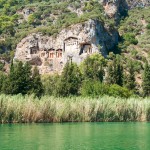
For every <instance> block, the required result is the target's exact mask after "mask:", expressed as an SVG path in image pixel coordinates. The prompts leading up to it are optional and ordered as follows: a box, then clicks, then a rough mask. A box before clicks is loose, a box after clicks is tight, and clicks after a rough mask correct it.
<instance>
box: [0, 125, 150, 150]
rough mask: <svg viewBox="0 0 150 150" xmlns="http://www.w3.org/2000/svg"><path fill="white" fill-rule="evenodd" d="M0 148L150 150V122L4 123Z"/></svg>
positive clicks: (28, 149) (18, 149) (5, 149)
mask: <svg viewBox="0 0 150 150" xmlns="http://www.w3.org/2000/svg"><path fill="white" fill-rule="evenodd" d="M0 150H150V123H65V124H17V125H0Z"/></svg>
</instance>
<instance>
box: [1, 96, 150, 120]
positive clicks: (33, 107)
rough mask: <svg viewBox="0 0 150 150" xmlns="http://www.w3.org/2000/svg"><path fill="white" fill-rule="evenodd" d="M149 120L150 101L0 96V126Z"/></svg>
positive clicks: (112, 98)
mask: <svg viewBox="0 0 150 150" xmlns="http://www.w3.org/2000/svg"><path fill="white" fill-rule="evenodd" d="M85 121H86V122H95V121H97V122H100V121H107V122H108V121H111V122H112V121H150V100H149V99H140V98H131V99H120V98H114V97H107V96H105V97H102V98H96V99H95V98H92V99H91V98H83V97H76V98H75V97H72V98H54V97H49V96H48V97H47V96H44V97H42V98H41V100H38V99H36V98H34V97H33V96H31V95H30V96H25V97H23V96H21V95H17V96H8V95H7V96H6V95H1V96H0V123H33V122H36V123H41V122H44V123H46V122H85Z"/></svg>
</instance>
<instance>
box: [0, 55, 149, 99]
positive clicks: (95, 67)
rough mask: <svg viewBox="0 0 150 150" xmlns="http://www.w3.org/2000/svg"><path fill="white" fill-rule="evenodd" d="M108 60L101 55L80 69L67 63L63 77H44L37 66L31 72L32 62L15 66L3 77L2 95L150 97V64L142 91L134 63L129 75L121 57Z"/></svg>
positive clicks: (2, 75)
mask: <svg viewBox="0 0 150 150" xmlns="http://www.w3.org/2000/svg"><path fill="white" fill-rule="evenodd" d="M110 58H112V60H111V61H110V60H109V59H108V60H106V59H105V58H104V57H103V56H101V55H100V54H93V55H91V56H89V57H87V58H86V59H85V60H84V61H83V63H82V64H81V65H80V66H77V64H74V63H72V62H69V61H68V62H67V63H66V65H65V67H64V69H63V72H62V74H61V75H58V74H56V75H51V76H47V77H45V76H44V77H43V78H42V80H41V77H40V75H39V72H38V69H37V67H35V68H34V69H33V70H31V68H32V67H31V66H30V64H29V63H25V64H23V63H22V62H18V63H15V64H14V63H11V67H10V73H9V74H8V75H6V74H4V73H1V74H0V92H1V93H4V94H11V95H15V94H19V93H21V94H23V95H26V94H28V95H29V94H35V96H37V97H41V96H42V95H43V94H45V95H51V96H55V97H67V96H80V95H82V96H84V97H86V96H91V97H99V96H103V95H109V96H114V97H123V98H128V97H131V96H135V95H137V96H144V97H146V96H150V81H149V78H150V64H149V63H148V62H147V63H146V65H145V69H144V74H143V83H142V85H141V86H142V89H143V90H139V89H137V84H136V81H135V70H134V68H133V63H132V61H131V62H130V66H129V68H128V69H129V70H128V73H126V71H124V70H125V69H124V66H123V63H122V59H121V56H120V55H112V56H110Z"/></svg>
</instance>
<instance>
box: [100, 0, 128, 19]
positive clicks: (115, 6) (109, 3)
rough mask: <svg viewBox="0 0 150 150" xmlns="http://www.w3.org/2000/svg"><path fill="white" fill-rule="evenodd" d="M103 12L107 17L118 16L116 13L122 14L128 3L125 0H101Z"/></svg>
mask: <svg viewBox="0 0 150 150" xmlns="http://www.w3.org/2000/svg"><path fill="white" fill-rule="evenodd" d="M101 3H103V6H104V10H105V13H106V14H107V15H108V16H109V17H111V18H112V17H118V14H122V13H123V12H124V11H125V10H127V9H128V4H127V1H126V0H102V1H101Z"/></svg>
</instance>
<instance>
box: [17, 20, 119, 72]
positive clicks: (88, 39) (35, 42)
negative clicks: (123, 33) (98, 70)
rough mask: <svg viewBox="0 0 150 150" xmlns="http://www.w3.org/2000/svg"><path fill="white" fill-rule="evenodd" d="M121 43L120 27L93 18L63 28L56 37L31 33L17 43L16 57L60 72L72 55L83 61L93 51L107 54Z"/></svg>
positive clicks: (73, 57)
mask: <svg viewBox="0 0 150 150" xmlns="http://www.w3.org/2000/svg"><path fill="white" fill-rule="evenodd" d="M117 43H118V32H117V31H116V30H109V29H106V28H104V25H103V24H102V23H101V22H99V21H97V20H89V21H87V22H85V23H81V24H76V25H72V26H70V27H68V28H66V29H63V30H62V31H61V32H60V33H59V34H58V36H57V37H56V38H54V37H52V36H51V37H48V36H43V35H41V34H39V33H38V34H31V35H29V36H28V37H26V38H24V39H23V40H22V41H21V42H20V43H19V44H18V45H17V48H16V53H15V59H18V60H21V61H30V62H31V63H32V64H33V65H35V64H36V65H39V68H40V71H41V73H46V72H50V71H57V72H60V71H61V70H62V68H63V66H64V64H65V63H66V62H67V60H68V59H71V60H72V61H73V62H76V63H77V64H79V63H80V62H81V61H82V60H83V59H84V58H85V57H87V55H90V54H92V53H102V55H103V56H107V51H108V50H109V49H112V48H113V47H114V46H115V45H116V44H117Z"/></svg>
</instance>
